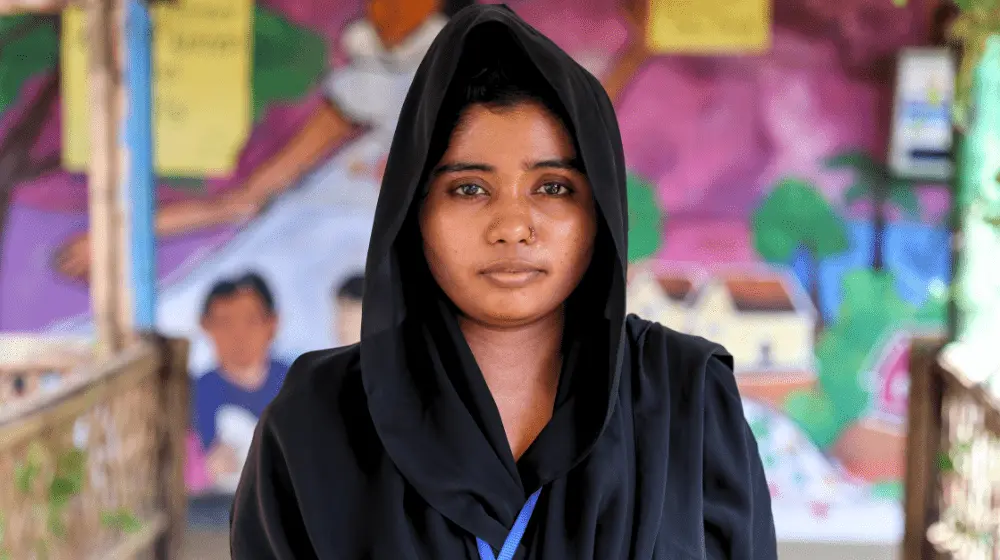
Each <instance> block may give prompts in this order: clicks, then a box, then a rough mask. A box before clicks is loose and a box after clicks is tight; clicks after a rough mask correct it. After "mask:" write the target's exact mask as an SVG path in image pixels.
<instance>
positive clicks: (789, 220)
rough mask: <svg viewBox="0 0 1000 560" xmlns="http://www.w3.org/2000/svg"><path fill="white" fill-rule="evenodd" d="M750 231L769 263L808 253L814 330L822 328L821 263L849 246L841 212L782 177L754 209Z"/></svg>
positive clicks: (808, 187)
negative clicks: (814, 321)
mask: <svg viewBox="0 0 1000 560" xmlns="http://www.w3.org/2000/svg"><path fill="white" fill-rule="evenodd" d="M751 230H752V234H753V243H754V247H755V248H756V249H757V253H758V254H760V256H761V257H762V258H763V259H764V260H766V261H768V262H772V263H782V264H789V263H791V262H792V260H793V259H794V258H795V256H796V255H797V254H798V253H799V251H802V250H804V251H806V253H808V255H809V263H810V267H811V271H810V273H809V297H810V298H811V299H812V301H813V305H815V307H816V309H817V314H816V320H817V330H819V329H821V328H822V326H823V313H822V311H821V309H822V308H821V307H820V274H819V266H820V263H821V262H822V261H823V259H825V258H827V257H831V256H833V255H836V254H838V253H842V252H844V251H846V250H847V248H848V246H849V244H848V240H847V229H846V227H845V226H844V221H843V220H842V219H841V217H840V215H839V214H837V212H836V211H834V209H833V208H832V207H831V206H830V204H829V203H828V202H827V201H826V199H824V198H823V196H822V195H821V194H820V193H819V191H817V190H816V187H814V186H813V185H811V184H810V183H808V182H806V181H803V180H801V179H793V178H785V179H782V180H781V181H779V182H778V184H777V185H775V187H774V188H773V189H772V190H771V192H770V193H769V194H768V195H767V198H765V199H764V201H763V202H762V203H761V204H760V206H758V207H757V209H756V210H754V213H753V216H752V217H751Z"/></svg>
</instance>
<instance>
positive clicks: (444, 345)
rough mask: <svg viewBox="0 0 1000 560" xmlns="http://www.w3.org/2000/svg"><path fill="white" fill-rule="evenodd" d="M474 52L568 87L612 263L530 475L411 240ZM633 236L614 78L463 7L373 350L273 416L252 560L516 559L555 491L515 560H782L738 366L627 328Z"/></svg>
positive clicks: (295, 391) (607, 262)
mask: <svg viewBox="0 0 1000 560" xmlns="http://www.w3.org/2000/svg"><path fill="white" fill-rule="evenodd" d="M484 39H488V40H484ZM473 44H476V45H478V47H477V48H483V47H484V45H486V46H488V47H489V50H491V52H492V53H493V54H492V56H504V53H512V52H513V53H518V56H519V57H522V58H523V57H526V58H524V60H526V61H530V63H531V64H533V65H534V66H535V67H536V68H537V69H538V70H539V71H540V72H541V75H543V76H544V77H545V79H546V80H547V81H548V82H549V84H550V85H551V87H552V88H553V89H554V90H555V92H556V93H557V95H558V98H559V101H560V102H561V104H562V106H563V108H564V109H565V115H566V118H568V120H569V122H568V123H567V125H568V128H570V129H572V133H573V135H574V138H575V143H576V146H577V148H578V150H579V156H580V160H581V161H582V164H583V167H584V169H585V170H586V173H587V177H588V179H589V182H590V184H591V186H592V189H593V192H594V197H595V199H596V202H597V205H598V208H599V216H600V224H599V234H598V239H597V244H598V245H597V248H596V250H595V256H594V262H593V263H592V265H591V268H590V270H589V271H588V274H587V277H586V278H585V280H584V282H583V284H582V285H581V287H580V288H579V289H578V290H577V293H575V294H574V296H573V297H572V301H571V302H570V303H569V304H568V310H567V313H569V314H572V320H567V324H568V325H572V328H568V329H567V331H566V333H565V334H564V353H565V354H564V356H565V359H564V362H563V363H564V365H563V371H562V373H561V376H560V382H559V389H558V392H557V395H556V403H555V408H554V411H553V416H552V419H551V421H550V422H549V423H548V425H547V426H546V427H545V428H544V430H543V431H542V432H541V434H540V435H539V436H538V438H537V439H536V440H535V442H534V443H533V444H532V445H531V446H530V447H529V448H528V450H527V451H526V452H525V453H524V455H523V456H522V457H521V458H520V459H519V460H518V461H516V462H515V461H514V458H513V456H512V455H511V451H510V448H509V446H508V443H507V439H506V436H505V434H504V429H503V425H502V423H501V420H500V416H499V413H498V411H497V408H496V405H495V403H494V402H493V399H492V397H491V395H490V393H489V389H488V387H487V386H486V383H485V381H484V379H483V377H482V374H481V372H480V371H479V369H478V367H477V366H476V363H475V359H474V358H473V356H472V354H471V351H470V350H469V348H468V345H467V344H466V343H465V340H464V338H463V337H462V334H461V331H460V330H459V328H458V324H457V321H456V317H455V312H454V310H453V308H452V306H451V305H450V303H449V302H447V300H446V298H445V297H444V296H443V294H441V292H440V290H439V289H438V288H437V286H436V285H434V283H433V280H431V279H430V276H429V275H428V274H427V273H426V270H425V268H426V263H425V262H423V260H422V255H421V254H420V251H419V245H415V244H414V242H413V237H414V236H415V235H416V234H415V232H414V231H411V230H412V229H413V228H414V227H415V226H414V224H413V221H412V219H411V218H412V215H413V209H414V207H415V205H416V204H419V192H420V188H421V183H422V181H423V178H424V176H425V174H426V169H427V167H428V166H429V165H432V164H433V163H436V162H429V161H427V160H428V158H429V157H432V156H429V154H430V153H431V152H432V148H431V144H432V136H433V135H434V132H435V130H436V129H437V128H439V127H440V123H439V120H441V119H444V118H448V117H447V116H442V115H439V111H440V110H441V106H442V100H443V99H444V97H445V94H446V92H447V91H448V88H449V87H450V86H451V85H452V81H453V80H452V79H453V77H454V76H455V74H456V68H457V66H458V65H459V62H460V59H462V60H467V59H468V58H469V57H470V56H475V55H474V54H473V53H470V52H467V49H468V48H470V47H471V46H472V45H473ZM498 53H499V54H498ZM463 57H465V58H463ZM626 229H627V209H626V191H625V161H624V156H623V153H622V142H621V137H620V134H619V131H618V127H617V122H616V118H615V114H614V110H613V109H612V106H611V103H610V102H609V100H608V98H607V96H606V94H605V93H604V90H603V88H602V87H601V85H600V83H599V82H598V81H597V80H596V79H595V78H594V77H593V76H591V75H590V74H588V73H587V72H586V71H585V70H584V69H583V68H582V67H580V66H579V65H578V64H576V63H575V62H574V61H573V60H572V59H571V58H570V57H569V56H568V55H566V54H565V53H564V52H563V51H561V50H560V49H559V48H558V47H556V46H555V45H554V44H553V43H552V42H550V41H549V40H548V39H546V38H545V37H543V36H542V35H540V34H539V33H538V32H537V31H535V30H534V29H532V28H531V27H530V26H528V25H527V24H526V23H524V22H523V21H522V20H521V19H519V18H518V17H517V16H516V15H515V14H514V13H513V12H511V11H510V10H508V9H506V8H505V7H502V6H474V7H471V8H468V9H465V10H463V11H461V12H460V13H459V14H458V15H457V16H455V17H454V18H453V19H452V21H451V22H450V23H449V24H448V25H447V26H446V27H445V28H444V29H443V30H442V31H441V33H440V35H439V36H438V38H437V40H436V41H435V42H434V45H433V46H432V47H431V49H430V51H429V52H428V54H427V56H426V57H425V59H424V62H423V63H422V65H421V67H420V69H419V70H418V72H417V74H416V77H415V79H414V82H413V85H412V87H411V89H410V92H409V94H408V96H407V98H406V101H405V103H404V105H403V108H402V112H401V115H400V119H399V124H398V127H397V132H396V135H395V138H394V139H393V144H392V148H391V150H390V155H389V160H388V164H387V166H386V171H385V178H384V180H383V185H382V191H381V194H380V196H379V201H378V207H377V210H376V215H375V223H374V227H373V232H372V238H371V243H370V247H369V252H368V262H367V265H366V286H365V293H364V302H363V303H364V311H363V321H362V338H361V343H360V344H359V345H355V346H351V347H347V348H340V349H335V350H328V351H321V352H313V353H310V354H306V355H304V356H302V357H301V358H299V359H298V360H297V361H296V362H295V364H294V365H293V366H292V368H291V370H290V371H289V373H288V376H287V379H286V381H285V385H284V387H283V388H282V390H281V392H280V394H279V395H278V396H277V398H276V399H275V400H274V402H273V403H272V404H271V405H270V406H269V407H268V409H267V410H266V411H265V413H264V414H263V415H262V417H261V419H260V422H259V425H258V428H257V432H256V434H255V436H254V441H253V445H252V447H251V451H250V455H249V458H248V460H247V463H246V466H245V468H244V471H243V476H242V479H241V481H240V486H239V489H238V491H237V493H236V499H235V502H234V509H233V518H232V527H231V549H232V554H233V558H235V559H237V560H256V559H261V560H263V559H281V560H291V559H296V560H305V559H310V558H317V559H322V560H328V559H329V560H353V559H362V558H371V559H418V558H419V559H424V558H426V559H457V560H458V559H470V560H475V559H478V558H479V556H478V553H477V551H476V537H477V536H478V537H480V538H482V539H483V540H485V541H486V542H487V543H489V544H490V545H491V546H492V547H493V548H494V549H499V548H500V547H501V546H502V545H503V543H504V539H505V538H506V536H507V533H508V531H509V529H510V527H511V525H512V524H513V522H514V519H515V517H516V516H517V514H518V512H519V511H520V509H521V506H522V505H523V504H524V502H525V500H526V498H527V497H528V496H529V495H530V494H532V493H533V492H534V491H535V490H537V489H539V488H541V489H542V492H541V498H540V499H539V501H538V504H537V508H536V509H535V513H534V516H533V517H532V519H531V522H530V524H529V526H528V530H527V533H526V534H525V537H524V540H523V541H522V544H521V546H520V547H519V549H518V553H517V555H516V556H515V558H517V559H522V560H523V559H527V558H531V559H545V560H575V559H581V560H582V559H597V560H614V559H623V560H624V559H637V560H639V559H642V560H645V559H656V560H667V559H702V558H711V559H723V558H727V559H734V560H771V559H774V558H776V557H777V553H776V550H775V535H774V524H773V520H772V516H771V510H770V497H769V494H768V487H767V483H766V480H765V478H764V473H763V469H762V466H761V461H760V457H759V455H758V451H757V446H756V443H755V441H754V438H753V436H752V434H751V433H750V430H749V428H748V426H747V423H746V420H745V419H744V417H743V410H742V405H741V402H740V398H739V395H738V393H737V388H736V381H735V378H734V375H733V371H732V359H731V357H730V356H729V355H728V354H727V353H726V352H725V350H724V349H722V348H721V347H720V346H718V345H716V344H713V343H710V342H708V341H706V340H704V339H701V338H696V337H692V336H687V335H682V334H679V333H676V332H674V331H671V330H669V329H667V328H665V327H663V326H660V325H658V324H655V323H650V322H648V321H644V320H642V319H639V318H637V317H635V316H629V317H627V318H626V316H625V266H626V261H625V258H626V257H625V256H626V254H627V252H626V244H627V239H626V238H627V235H626V234H627V232H626Z"/></svg>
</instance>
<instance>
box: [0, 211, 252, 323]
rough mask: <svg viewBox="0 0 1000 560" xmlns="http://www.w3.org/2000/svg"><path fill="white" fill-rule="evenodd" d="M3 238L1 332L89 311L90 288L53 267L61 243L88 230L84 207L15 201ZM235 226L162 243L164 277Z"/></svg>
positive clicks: (159, 260) (160, 259) (160, 257)
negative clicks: (54, 207)
mask: <svg viewBox="0 0 1000 560" xmlns="http://www.w3.org/2000/svg"><path fill="white" fill-rule="evenodd" d="M8 224H9V226H10V227H9V229H8V232H7V234H6V235H5V236H4V239H3V243H4V245H3V253H2V254H3V262H2V263H0V286H2V287H3V289H2V290H0V332H2V331H35V330H39V329H44V328H45V327H46V326H48V325H50V324H51V323H53V322H55V321H59V320H61V319H65V318H67V317H73V316H76V315H79V314H81V313H87V312H88V310H89V301H90V295H89V288H88V286H87V285H86V284H84V283H82V282H73V281H69V280H66V279H65V278H63V277H62V276H60V275H58V274H56V273H55V271H54V270H53V268H52V265H51V262H52V256H53V255H54V254H55V251H56V250H57V249H58V248H59V247H60V245H61V244H62V243H63V242H64V241H65V240H66V239H69V238H71V237H72V236H74V235H76V234H78V233H79V232H81V231H83V230H84V229H85V228H86V225H87V216H86V214H85V213H82V212H54V211H48V210H40V209H37V208H32V207H30V206H27V205H24V204H15V205H14V206H13V207H12V208H11V215H10V220H9V222H8ZM232 233H233V231H232V229H231V228H216V229H214V230H205V231H203V232H199V233H197V234H189V235H184V236H178V237H174V238H172V239H170V240H169V241H167V242H164V243H160V244H159V245H158V247H157V252H158V253H157V266H158V269H159V272H160V277H161V278H163V277H166V276H169V275H170V274H172V273H173V272H175V271H176V270H177V269H178V268H180V267H181V266H183V265H184V264H185V261H186V260H187V259H190V258H192V257H193V256H197V255H203V254H206V253H209V252H211V250H212V249H213V248H214V247H218V246H219V245H221V244H223V243H224V242H225V241H226V240H227V239H229V238H230V237H231V236H232Z"/></svg>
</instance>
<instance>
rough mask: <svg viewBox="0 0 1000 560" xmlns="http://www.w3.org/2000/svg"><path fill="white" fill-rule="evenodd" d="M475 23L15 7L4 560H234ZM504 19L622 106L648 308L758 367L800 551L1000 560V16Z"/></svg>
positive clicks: (563, 11) (554, 0)
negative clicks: (231, 517)
mask: <svg viewBox="0 0 1000 560" xmlns="http://www.w3.org/2000/svg"><path fill="white" fill-rule="evenodd" d="M471 3H473V0H466V1H461V0H295V1H291V0H258V1H256V2H254V1H253V0H164V1H162V2H151V3H145V2H139V1H138V0H93V1H91V2H89V3H87V4H86V6H83V5H75V4H65V3H62V2H54V1H48V0H30V1H29V0H0V12H2V13H3V14H4V15H0V558H2V559H10V560H20V559H22V558H84V557H89V556H88V555H89V554H94V555H95V556H94V557H95V558H97V557H99V558H112V557H132V556H133V555H136V554H145V553H147V552H150V553H152V554H155V555H156V556H157V557H158V558H184V559H196V560H201V559H215V558H228V556H229V555H228V545H227V540H226V530H227V523H228V514H229V503H230V497H231V494H232V492H233V490H234V489H235V485H236V482H237V480H238V477H239V472H240V469H241V467H242V462H243V460H244V459H245V457H246V453H247V449H248V446H249V442H250V439H251V437H252V433H253V429H254V425H255V423H256V420H257V418H258V417H259V415H260V413H261V411H262V410H263V408H264V407H265V406H266V405H267V403H268V402H269V401H270V399H271V398H272V397H273V396H274V395H275V394H276V392H277V390H278V388H279V387H280V385H281V382H282V380H283V378H284V375H285V373H286V371H287V369H288V366H289V364H290V363H291V362H292V361H293V360H294V359H295V357H296V356H297V355H299V354H300V353H302V352H305V351H309V350H313V349H317V348H325V347H330V346H337V345H344V344H350V343H353V342H355V341H356V340H357V339H358V336H359V329H360V314H361V296H362V292H363V282H364V258H365V252H366V250H367V243H368V236H369V233H370V229H371V223H372V218H373V212H374V207H375V202H376V199H377V196H378V192H379V184H380V181H381V175H382V170H383V167H384V165H385V157H386V155H387V152H388V149H389V143H390V141H391V138H392V134H393V131H394V129H395V121H396V116H397V113H398V111H399V108H400V106H401V104H402V101H403V98H404V97H405V94H406V90H407V87H408V85H409V82H410V79H411V77H412V74H413V72H414V71H415V70H416V67H417V65H418V64H419V62H420V60H421V57H422V56H423V54H424V52H425V51H426V49H427V48H428V47H429V45H430V43H431V41H433V39H434V37H435V35H436V33H437V32H438V30H440V28H441V27H442V26H443V25H444V23H445V22H446V21H447V19H448V17H449V16H450V15H452V14H454V13H455V12H456V11H457V10H459V9H461V8H462V7H464V6H465V5H468V4H471ZM507 3H508V5H509V6H510V7H511V8H513V9H514V10H515V11H516V12H517V13H518V14H519V15H521V16H522V17H523V18H524V19H526V20H527V21H528V22H529V23H530V24H532V25H533V26H535V27H537V28H538V29H539V30H540V31H541V32H542V33H544V34H546V35H547V36H549V37H550V38H551V39H552V40H553V41H555V42H556V43H557V44H559V45H560V46H561V47H562V48H564V49H565V50H566V51H568V52H569V53H570V54H571V55H572V56H574V57H575V58H576V59H577V60H578V61H579V62H580V63H581V64H582V65H583V66H585V67H586V68H587V69H588V70H590V71H591V72H592V73H593V74H594V75H595V76H597V77H598V78H600V79H601V81H602V82H603V83H604V85H605V87H606V88H607V90H608V92H609V94H610V95H611V97H612V99H613V100H614V102H615V106H616V109H617V112H618V118H619V124H620V127H621V131H622V136H623V139H624V143H625V153H626V159H627V163H628V173H629V195H628V196H629V205H630V208H629V211H630V239H629V242H630V243H629V259H630V263H631V264H630V269H629V307H630V310H631V311H632V312H635V313H638V314H639V315H641V316H643V317H646V318H648V319H653V320H657V321H660V322H662V323H664V324H666V325H668V326H670V327H672V328H675V329H677V330H681V331H685V332H691V333H694V334H698V335H701V336H705V337H707V338H711V339H715V340H717V341H719V342H720V343H722V344H724V345H725V346H727V348H728V349H729V350H730V351H731V352H732V353H733V354H734V356H735V357H736V364H737V378H738V381H739V384H740V389H741V392H742V395H743V397H744V407H745V411H746V415H747V419H748V421H749V423H750V426H751V428H752V429H753V432H754V434H755V436H756V437H757V440H758V444H759V447H760V451H761V454H762V457H763V460H764V464H765V468H766V471H767V476H768V480H769V482H770V488H771V497H772V501H773V507H774V515H775V522H776V525H777V532H778V537H779V539H780V540H781V541H782V543H783V547H784V548H783V549H782V558H790V559H796V558H810V559H813V560H818V559H822V558H844V559H852V560H860V559H864V558H932V557H935V556H934V554H936V552H934V549H935V547H937V549H938V550H941V551H945V552H947V553H948V554H952V555H954V557H956V558H959V557H963V558H964V557H967V558H984V559H985V558H996V557H997V554H1000V552H998V551H997V550H996V547H994V542H995V541H996V539H997V538H998V537H1000V533H998V530H997V518H998V517H1000V516H998V515H997V514H998V512H1000V510H998V508H997V507H996V503H1000V501H997V502H996V503H994V501H995V500H994V493H993V491H994V488H993V485H994V481H1000V476H998V475H997V472H996V467H997V466H998V465H1000V461H998V460H997V457H998V456H1000V454H998V453H997V442H996V438H995V437H994V436H993V435H991V434H993V433H1000V419H998V418H1000V412H998V407H997V406H995V403H996V402H998V401H997V400H996V397H995V396H994V392H993V389H992V387H993V385H992V384H991V380H992V379H993V377H992V375H993V373H994V372H995V371H996V370H997V369H998V367H997V364H998V360H1000V358H996V357H995V354H996V351H995V348H993V347H991V345H994V344H995V343H994V342H993V341H994V340H996V337H995V336H994V335H996V334H998V329H997V328H996V323H998V322H1000V284H998V279H1000V270H998V268H997V266H998V265H997V264H994V261H996V260H997V256H998V255H1000V235H998V232H997V229H996V228H997V226H998V225H1000V194H998V189H997V182H996V176H997V172H998V171H1000V156H998V153H1000V150H998V149H997V147H998V146H1000V142H998V141H997V140H1000V137H998V136H997V133H998V131H1000V127H998V126H997V124H1000V121H998V118H997V116H998V115H997V110H996V108H995V107H994V105H995V104H997V103H1000V97H998V96H1000V78H998V77H997V75H996V74H997V73H998V71H1000V65H998V60H1000V52H998V51H997V50H996V47H997V45H995V44H994V43H992V42H991V40H990V39H989V38H990V36H991V34H992V33H993V32H994V31H996V30H998V29H1000V4H998V3H997V2H995V1H994V0H964V1H959V0H841V1H839V2H831V1H829V0H725V1H723V0H715V1H713V2H707V1H705V2H691V1H684V0H509V2H507ZM154 331H155V333H157V334H156V335H154V334H152V333H153V332H154ZM946 342H947V343H949V344H947V345H945V343H946ZM908 427H909V429H908ZM908 449H909V452H908ZM904 537H905V541H906V543H905V548H904ZM84 551H87V552H84ZM977 554H980V556H976V555H977Z"/></svg>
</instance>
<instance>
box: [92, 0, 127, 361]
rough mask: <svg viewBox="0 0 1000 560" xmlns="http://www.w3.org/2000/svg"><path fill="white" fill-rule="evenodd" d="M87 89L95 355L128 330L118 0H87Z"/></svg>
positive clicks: (109, 350) (110, 350)
mask: <svg viewBox="0 0 1000 560" xmlns="http://www.w3.org/2000/svg"><path fill="white" fill-rule="evenodd" d="M85 12H86V26H87V36H88V38H89V41H88V43H89V45H88V46H89V49H88V73H87V74H88V86H89V93H90V99H89V101H90V125H91V132H90V166H89V167H90V169H89V171H90V172H89V177H88V179H89V180H88V183H89V206H90V208H89V212H90V251H91V263H92V266H91V272H90V295H91V307H92V309H93V317H94V325H95V328H96V331H97V354H98V359H108V358H110V357H111V356H112V355H114V354H115V353H116V352H118V351H119V350H121V348H122V347H123V346H124V344H125V336H126V333H127V332H128V330H129V329H128V321H129V318H128V312H127V311H128V310H127V302H126V301H125V298H124V297H123V294H122V285H123V282H124V281H125V274H124V270H123V269H124V267H125V254H124V253H125V251H124V250H123V249H124V241H125V239H124V238H125V236H124V229H125V223H124V217H125V213H124V208H123V206H124V197H123V196H122V190H121V189H122V180H121V178H122V166H121V162H122V157H121V156H122V154H121V152H120V144H119V141H118V139H119V126H120V122H121V100H122V99H121V98H122V95H121V83H122V80H121V66H120V64H119V61H120V59H121V57H120V56H118V51H119V48H120V41H119V37H120V31H121V15H122V12H121V2H120V0H86V3H85Z"/></svg>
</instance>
